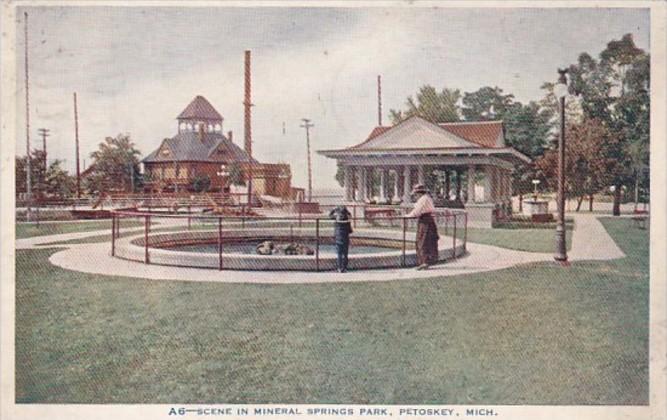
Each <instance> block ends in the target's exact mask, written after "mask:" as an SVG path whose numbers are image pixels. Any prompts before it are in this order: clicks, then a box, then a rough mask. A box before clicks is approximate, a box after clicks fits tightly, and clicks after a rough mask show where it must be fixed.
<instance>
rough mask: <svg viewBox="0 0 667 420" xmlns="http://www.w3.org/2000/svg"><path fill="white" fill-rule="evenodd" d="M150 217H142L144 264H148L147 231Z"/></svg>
mask: <svg viewBox="0 0 667 420" xmlns="http://www.w3.org/2000/svg"><path fill="white" fill-rule="evenodd" d="M150 218H151V217H150V216H148V215H146V216H144V262H145V263H146V264H150V263H151V261H150V256H149V255H148V229H149V226H150V223H151V222H150Z"/></svg>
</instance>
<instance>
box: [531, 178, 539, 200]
mask: <svg viewBox="0 0 667 420" xmlns="http://www.w3.org/2000/svg"><path fill="white" fill-rule="evenodd" d="M538 185H540V180H539V179H533V201H537V186H538Z"/></svg>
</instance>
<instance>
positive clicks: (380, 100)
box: [378, 74, 382, 127]
mask: <svg viewBox="0 0 667 420" xmlns="http://www.w3.org/2000/svg"><path fill="white" fill-rule="evenodd" d="M378 126H380V127H382V80H381V78H380V75H379V74H378Z"/></svg>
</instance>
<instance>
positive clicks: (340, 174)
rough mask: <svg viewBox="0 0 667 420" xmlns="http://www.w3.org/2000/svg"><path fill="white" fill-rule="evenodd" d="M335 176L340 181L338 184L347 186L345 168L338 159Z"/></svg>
mask: <svg viewBox="0 0 667 420" xmlns="http://www.w3.org/2000/svg"><path fill="white" fill-rule="evenodd" d="M335 178H336V181H337V182H338V185H340V186H341V187H344V186H345V168H344V167H343V165H342V164H341V163H340V162H338V161H336V176H335Z"/></svg>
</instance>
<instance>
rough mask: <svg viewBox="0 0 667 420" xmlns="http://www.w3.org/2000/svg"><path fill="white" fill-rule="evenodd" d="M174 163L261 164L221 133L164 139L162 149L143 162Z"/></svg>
mask: <svg viewBox="0 0 667 420" xmlns="http://www.w3.org/2000/svg"><path fill="white" fill-rule="evenodd" d="M173 161H181V162H183V161H188V162H221V163H227V162H238V163H248V162H252V163H259V162H258V161H257V160H255V159H254V158H250V157H249V156H248V154H247V153H246V151H245V150H243V149H242V148H240V147H239V146H237V145H236V144H234V142H232V141H231V140H229V139H228V138H226V137H225V136H223V135H222V134H221V133H217V132H202V133H199V132H194V131H183V132H180V133H178V134H177V135H175V136H174V137H172V138H168V139H164V140H163V141H162V143H161V144H160V147H158V148H157V149H156V150H154V151H153V152H152V153H151V154H149V155H148V156H146V157H145V158H144V159H143V160H142V162H144V163H154V162H173Z"/></svg>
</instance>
